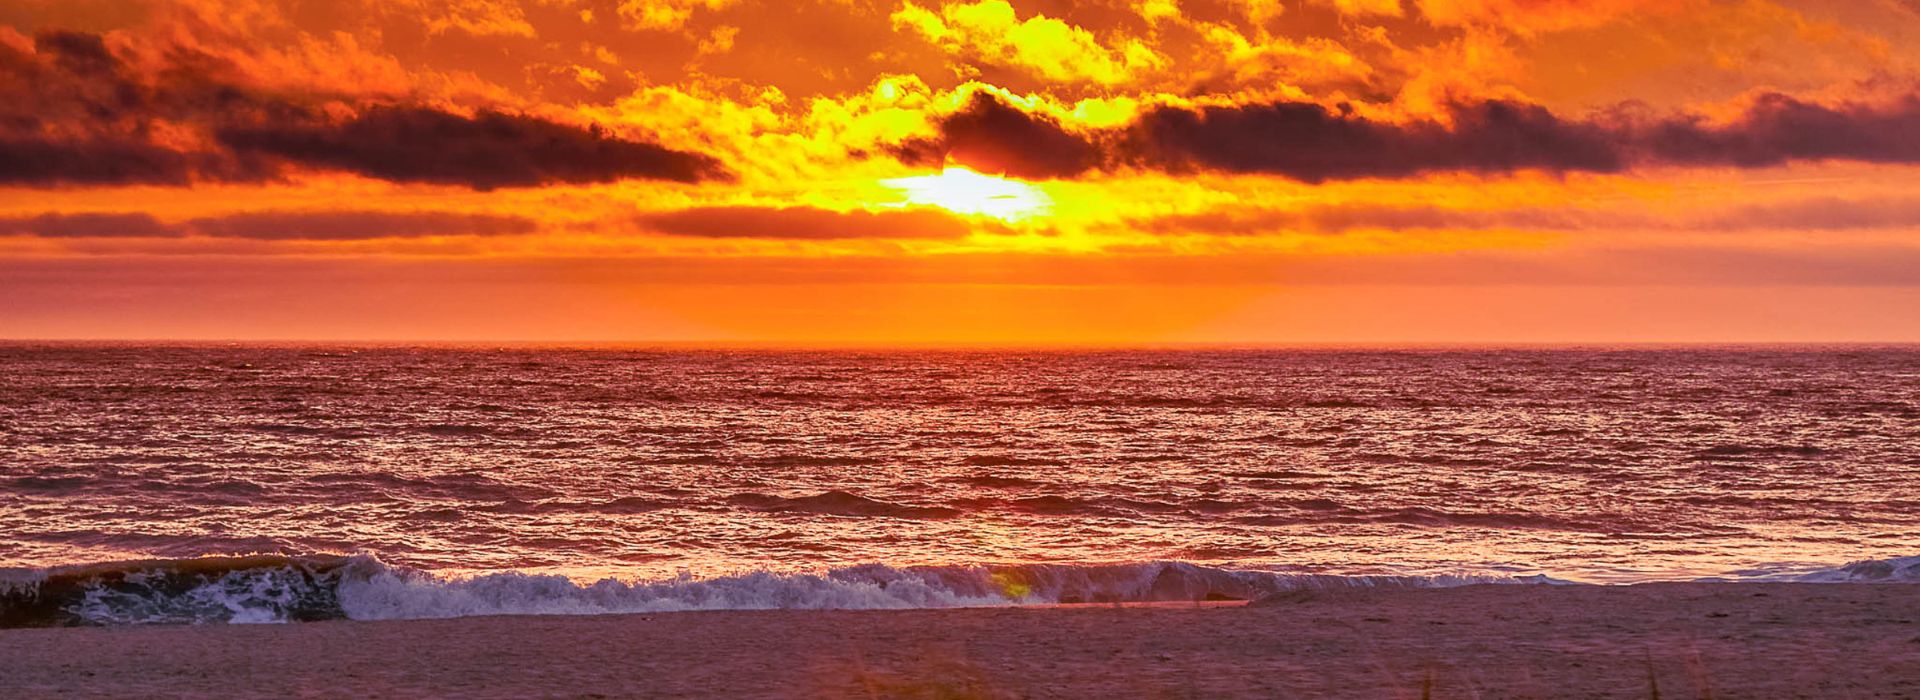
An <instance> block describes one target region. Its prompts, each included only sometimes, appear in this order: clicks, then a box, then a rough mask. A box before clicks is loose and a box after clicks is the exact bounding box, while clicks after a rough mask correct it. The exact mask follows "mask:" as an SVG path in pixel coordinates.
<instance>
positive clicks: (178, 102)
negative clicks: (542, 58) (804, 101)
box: [0, 32, 728, 190]
mask: <svg viewBox="0 0 1920 700" xmlns="http://www.w3.org/2000/svg"><path fill="white" fill-rule="evenodd" d="M232 75H233V71H232V67H231V66H230V65H228V64H226V63H225V62H224V61H223V60H222V59H219V58H216V57H212V56H208V55H205V54H202V53H197V52H195V51H192V50H187V49H180V50H176V51H172V52H169V53H167V54H166V58H165V59H164V61H163V64H162V65H152V66H135V65H131V64H129V63H128V62H126V61H124V60H122V59H121V58H120V57H117V56H115V54H114V53H113V51H112V50H111V49H110V47H109V46H108V45H107V43H106V42H105V41H103V40H102V38H101V37H100V36H99V35H96V34H86V33H79V32H47V33H42V34H40V35H38V36H37V37H35V40H34V48H33V50H32V51H31V52H26V51H23V50H16V49H13V48H9V47H7V46H6V45H4V44H0V184H8V185H23V186H60V185H113V184H146V185H185V184H190V183H192V182H195V181H219V182H264V181H272V180H278V179H282V178H284V177H285V175H286V173H287V170H288V166H297V167H304V168H313V169H322V170H342V171H347V172H351V173H355V174H358V175H362V176H365V177H370V178H376V179H383V180H388V181H393V182H410V183H413V182H417V183H432V184H442V185H455V186H464V187H470V188H473V189H480V190H487V189H493V188H499V187H531V186H538V185H546V184H587V183H604V182H612V181H615V180H622V179H628V178H638V179H655V180H671V181H679V182H698V181H705V180H714V179H725V178H727V177H728V173H727V170H726V169H725V168H724V167H723V166H722V165H721V164H720V163H719V162H717V161H715V160H714V159H712V158H710V157H707V156H704V155H701V154H698V153H692V152H687V151H681V150H676V149H672V148H668V147H666V146H662V145H658V144H654V143H649V142H646V141H641V140H635V139H631V138H627V137H624V136H619V135H615V134H610V133H607V132H605V131H602V130H600V129H599V128H597V127H590V126H578V125H573V124H565V123H560V122H556V121H551V120H548V119H543V118H540V117H534V116H528V115H521V114H511V113H506V112H500V111H481V112H479V113H477V114H474V115H472V116H467V115H463V114H457V113H453V112H449V111H445V110H441V109H437V108H434V107H429V106H422V105H408V104H391V103H389V102H390V101H389V100H387V99H386V98H381V97H377V96H366V95H349V94H333V93H329V94H319V93H315V94H268V93H264V92H261V91H259V90H255V89H251V88H248V87H246V86H244V85H241V84H239V83H238V82H237V80H236V79H234V78H232V77H231V76H232ZM327 103H333V104H338V105H345V106H347V107H348V108H349V109H350V110H351V111H352V112H354V114H353V115H352V116H348V117H345V118H337V117H334V116H332V112H330V111H329V110H326V109H321V108H320V105H323V104H327ZM181 128H185V129H186V130H188V131H189V132H194V133H197V134H199V135H200V136H202V137H203V138H200V139H181V138H178V137H177V136H175V137H171V138H163V137H162V136H161V134H165V133H168V132H170V131H174V132H177V131H178V130H179V129H181ZM195 142H199V143H200V144H201V145H187V144H192V143H195Z"/></svg>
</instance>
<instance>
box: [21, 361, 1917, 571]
mask: <svg viewBox="0 0 1920 700" xmlns="http://www.w3.org/2000/svg"><path fill="white" fill-rule="evenodd" d="M1917 516H1920V349H1914V348H1760V349H1680V350H1653V349H1630V350H1571V349H1569V350H1458V351H1425V350H1420V351H1416V350H1408V351H1334V350H1273V351H1150V352H1149V351H1141V352H1077V351H1076V352H1065V351H1062V352H1002V351H967V352H960V351H954V352H944V351H899V352H845V351H834V352H827V351H821V352H778V351H728V350H646V349H529V348H509V349H489V348H451V347H432V348H413V347H318V346H211V345H209V346H174V347H144V346H130V345H71V344H67V345H19V344H16V345H7V346H0V523H4V524H5V527H0V566H11V567H48V566H54V565H63V564H75V563H81V562H104V561H116V560H126V559H133V558H185V557H196V556H202V555H215V554H226V555H232V554H244V553H285V554H301V555H305V554H313V553H327V552H332V553H353V552H369V553H375V554H377V555H378V557H379V558H380V560H381V561H384V562H386V563H388V564H394V565H399V566H404V567H407V568H409V569H411V570H419V571H426V572H435V573H440V574H462V575H474V574H481V573H486V572H499V571H509V570H512V571H520V572H548V573H561V574H567V575H570V576H574V577H576V578H578V577H595V576H603V575H610V576H615V577H619V578H622V579H628V580H659V579H664V578H670V577H674V576H678V575H680V574H681V573H682V572H687V573H688V574H689V576H691V577H692V578H694V579H702V578H710V577H717V576H724V575H729V574H743V573H748V572H756V571H761V572H776V573H781V572H789V573H804V572H819V571H823V570H825V569H826V568H828V567H840V566H851V565H856V564H865V563H883V564H886V565H888V566H890V567H910V566H917V565H943V566H952V565H971V564H1086V563H1094V562H1133V561H1154V560H1180V561H1187V562H1196V563H1200V564H1205V565H1209V566H1211V567H1217V568H1229V569H1252V570H1269V571H1279V572H1302V573H1323V574H1391V575H1419V576H1424V575H1434V574H1454V573H1480V574H1488V573H1490V574H1534V573H1544V574H1549V575H1552V576H1556V577H1561V578H1569V579H1575V580H1591V581H1626V580H1647V579H1662V578H1690V577H1696V576H1712V575H1729V576H1753V575H1759V574H1774V573H1779V572H1783V571H1794V570H1798V569H1800V568H1811V567H1814V566H1831V565H1836V564H1841V563H1845V562H1847V561H1852V560H1859V559H1870V558H1889V557H1898V556H1903V555H1910V554H1914V553H1916V551H1920V517H1917Z"/></svg>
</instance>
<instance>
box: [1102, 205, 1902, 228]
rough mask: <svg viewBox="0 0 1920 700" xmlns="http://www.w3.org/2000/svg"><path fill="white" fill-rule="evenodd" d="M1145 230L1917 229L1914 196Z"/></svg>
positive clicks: (1272, 213) (1210, 223)
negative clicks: (1678, 210)
mask: <svg viewBox="0 0 1920 700" xmlns="http://www.w3.org/2000/svg"><path fill="white" fill-rule="evenodd" d="M1128 226H1130V227H1132V228H1135V229H1138V230H1142V231H1149V232H1153V233H1164V234H1176V235H1177V234H1207V235H1223V236H1234V235H1262V234H1270V233H1273V232H1276V231H1301V232H1312V233H1344V232H1348V231H1356V230H1368V229H1380V230H1388V231H1421V230H1443V229H1519V230H1535V231H1628V230H1639V231H1694V232H1702V233H1710V232H1743V231H1769V230H1770V231H1864V230H1899V229H1911V228H1920V199H1902V198H1866V199H1840V198H1834V197H1821V198H1814V199H1806V200H1800V201H1793V202H1782V203H1775V204H1763V205H1752V206H1743V207H1734V208H1725V209H1710V210H1703V211H1693V212H1690V213H1686V214H1656V213H1652V212H1647V211H1636V210H1632V209H1629V208H1622V207H1610V208H1606V209H1586V208H1579V207H1562V208H1552V207H1518V208H1512V209H1450V208H1445V207H1436V206H1428V205H1418V204H1415V205H1391V204H1379V205H1371V204H1346V205H1333V206H1318V207H1306V208H1302V209H1241V210H1228V211H1215V212H1207V213H1201V214H1186V215H1177V216H1164V217H1155V218H1149V219H1137V220H1133V221H1130V222H1128Z"/></svg>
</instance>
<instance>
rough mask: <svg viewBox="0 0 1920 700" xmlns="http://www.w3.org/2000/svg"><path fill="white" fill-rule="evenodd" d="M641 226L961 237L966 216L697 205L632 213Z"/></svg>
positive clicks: (710, 234)
mask: <svg viewBox="0 0 1920 700" xmlns="http://www.w3.org/2000/svg"><path fill="white" fill-rule="evenodd" d="M636 221H637V222H638V223H639V224H640V226H641V227H642V228H645V229H647V230H650V231H655V232H658V233H664V234H668V235H674V236H694V237H700V238H783V239H796V240H833V239H854V238H869V239H907V238H947V239H951V238H963V237H965V236H966V235H967V234H968V233H969V231H970V228H969V226H968V224H967V222H966V221H965V220H963V219H960V218H959V217H956V216H953V215H952V214H948V213H946V212H943V211H938V210H932V209H906V210H897V211H878V212H875V211H865V210H854V211H847V212H837V211H831V210H827V209H816V208H813V207H778V208H775V207H702V208H697V209H683V210H680V211H674V212H666V213H660V214H642V215H640V216H639V217H636Z"/></svg>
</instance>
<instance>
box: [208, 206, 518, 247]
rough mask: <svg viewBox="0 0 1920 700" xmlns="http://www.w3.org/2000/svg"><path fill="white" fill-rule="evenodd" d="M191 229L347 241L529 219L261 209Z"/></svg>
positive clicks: (478, 230)
mask: <svg viewBox="0 0 1920 700" xmlns="http://www.w3.org/2000/svg"><path fill="white" fill-rule="evenodd" d="M184 228H185V229H186V230H189V231H192V232H193V233H196V234H199V235H203V236H212V237H216V238H247V239H253V240H268V241H294V240H299V241H351V240H365V239H372V238H419V237H423V236H504V235H516V234H526V233H532V232H533V231H534V230H535V229H536V228H537V225H536V223H535V222H534V221H533V220H532V219H526V218H521V217H516V216H495V215H489V214H460V213H452V212H380V211H321V212H297V211H259V212H246V213H240V214H228V215H225V216H216V217H203V218H198V219H193V220H191V221H188V222H186V224H185V226H184Z"/></svg>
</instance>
